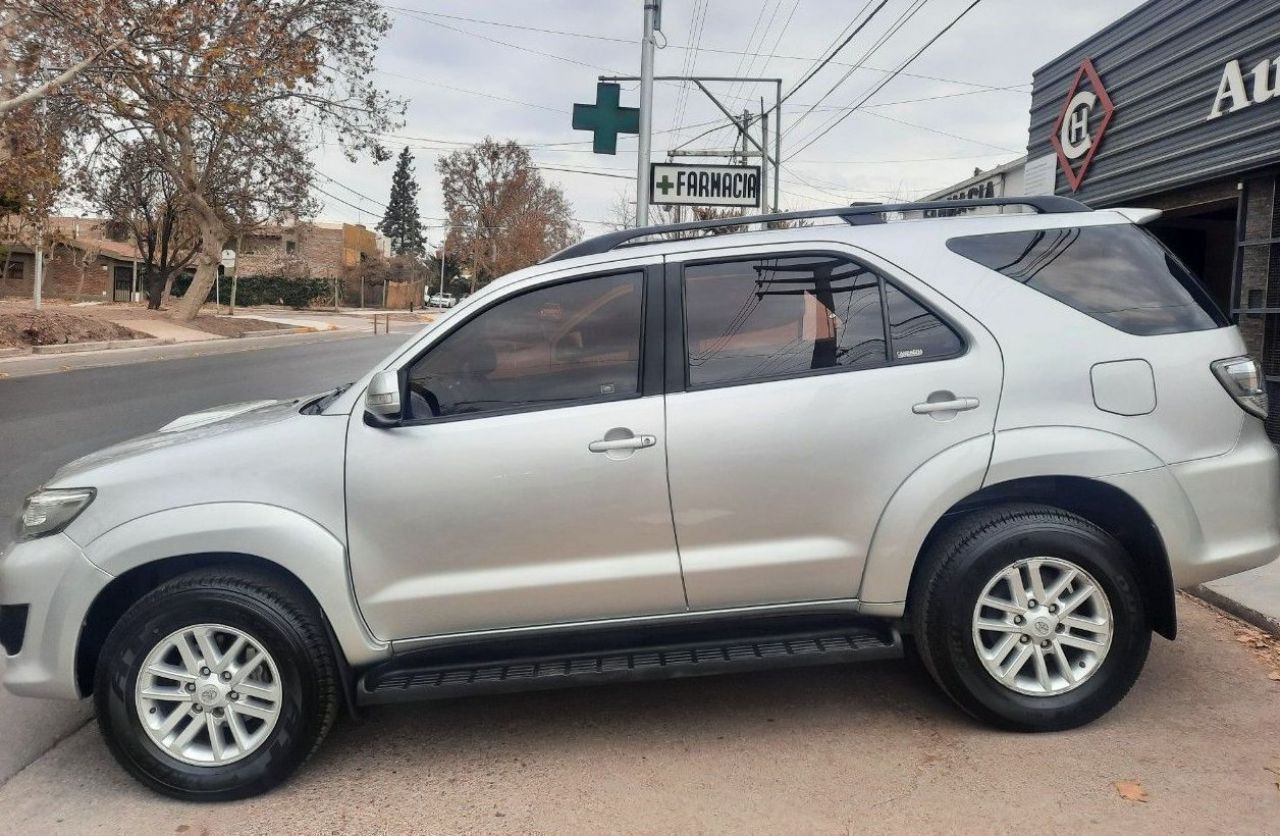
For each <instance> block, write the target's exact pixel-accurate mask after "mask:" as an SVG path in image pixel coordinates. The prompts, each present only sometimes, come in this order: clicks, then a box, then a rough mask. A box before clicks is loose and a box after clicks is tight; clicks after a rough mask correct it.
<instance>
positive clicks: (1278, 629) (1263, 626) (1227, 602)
mask: <svg viewBox="0 0 1280 836" xmlns="http://www.w3.org/2000/svg"><path fill="white" fill-rule="evenodd" d="M1187 592H1189V593H1191V594H1192V595H1194V596H1196V597H1197V598H1199V599H1200V600H1202V601H1205V602H1207V603H1210V604H1212V605H1213V606H1215V607H1217V608H1218V609H1220V610H1222V611H1223V612H1226V613H1230V614H1231V615H1234V616H1235V617H1236V618H1238V619H1240V620H1241V621H1245V622H1248V623H1249V624H1252V625H1253V626H1254V627H1257V628H1258V629H1259V630H1264V631H1266V632H1268V633H1270V634H1271V635H1273V636H1275V637H1277V638H1280V619H1276V618H1272V617H1271V616H1269V615H1267V614H1266V613H1262V612H1258V611H1257V610H1255V609H1254V608H1253V607H1250V606H1248V605H1246V604H1242V603H1240V602H1239V601H1237V600H1235V599H1234V598H1230V597H1228V596H1226V595H1223V594H1222V593H1221V592H1215V591H1214V590H1212V589H1210V588H1209V587H1207V586H1205V585H1204V584H1200V585H1198V586H1195V587H1192V588H1191V589H1188V590H1187Z"/></svg>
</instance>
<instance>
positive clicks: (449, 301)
mask: <svg viewBox="0 0 1280 836" xmlns="http://www.w3.org/2000/svg"><path fill="white" fill-rule="evenodd" d="M427 304H428V305H430V306H431V307H433V308H452V307H453V306H454V305H456V304H458V300H457V299H455V298H454V296H453V294H452V293H435V294H432V296H431V298H430V299H428V300H427Z"/></svg>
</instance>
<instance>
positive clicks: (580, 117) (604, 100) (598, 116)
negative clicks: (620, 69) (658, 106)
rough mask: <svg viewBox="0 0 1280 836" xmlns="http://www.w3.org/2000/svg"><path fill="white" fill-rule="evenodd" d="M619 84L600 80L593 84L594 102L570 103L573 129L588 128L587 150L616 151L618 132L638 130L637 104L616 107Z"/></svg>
mask: <svg viewBox="0 0 1280 836" xmlns="http://www.w3.org/2000/svg"><path fill="white" fill-rule="evenodd" d="M621 91H622V88H621V87H620V86H619V85H617V84H609V83H607V82H603V81H602V82H600V83H599V84H597V85H596V103H595V104H580V103H575V104H574V106H573V129H574V130H575V131H591V132H592V134H593V138H592V142H591V150H592V151H594V152H595V153H597V154H616V153H618V134H638V133H640V108H638V107H619V106H618V96H619V94H620V93H621Z"/></svg>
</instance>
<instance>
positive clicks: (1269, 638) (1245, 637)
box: [1178, 592, 1280, 684]
mask: <svg viewBox="0 0 1280 836" xmlns="http://www.w3.org/2000/svg"><path fill="white" fill-rule="evenodd" d="M1178 594H1179V595H1180V596H1181V597H1182V598H1183V600H1186V601H1194V602H1195V603H1197V604H1199V605H1200V606H1202V607H1204V608H1205V609H1206V610H1208V611H1209V612H1211V613H1213V615H1214V617H1215V618H1217V619H1218V623H1219V624H1221V625H1223V626H1224V627H1227V628H1228V629H1230V630H1231V632H1232V634H1233V638H1235V640H1236V641H1237V642H1239V643H1240V644H1242V645H1244V646H1245V647H1246V648H1248V649H1249V650H1251V651H1252V652H1253V655H1254V656H1255V657H1256V658H1257V659H1258V661H1259V662H1261V663H1262V664H1263V666H1264V667H1266V668H1267V678H1268V679H1270V680H1271V681H1272V682H1275V683H1277V684H1280V638H1277V637H1275V636H1273V635H1271V634H1270V633H1267V632H1266V631H1264V630H1259V629H1258V628H1257V627H1254V626H1253V625H1252V624H1246V623H1245V622H1243V621H1241V620H1240V619H1238V618H1236V617H1235V616H1234V615H1230V614H1228V613H1225V612H1223V611H1222V610H1220V609H1218V608H1217V607H1215V606H1214V605H1213V604H1210V603H1209V602H1208V601H1203V600H1201V599H1199V598H1197V597H1195V596H1194V595H1188V594H1187V593H1185V592H1179V593H1178Z"/></svg>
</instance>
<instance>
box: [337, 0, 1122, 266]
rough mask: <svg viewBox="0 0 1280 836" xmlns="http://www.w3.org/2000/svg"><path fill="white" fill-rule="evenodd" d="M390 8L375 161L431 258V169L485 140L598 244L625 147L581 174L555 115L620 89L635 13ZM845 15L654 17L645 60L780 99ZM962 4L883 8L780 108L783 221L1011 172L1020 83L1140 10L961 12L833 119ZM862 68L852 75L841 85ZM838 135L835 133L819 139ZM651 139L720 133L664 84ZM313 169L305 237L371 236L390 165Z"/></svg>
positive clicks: (750, 7)
mask: <svg viewBox="0 0 1280 836" xmlns="http://www.w3.org/2000/svg"><path fill="white" fill-rule="evenodd" d="M391 2H393V3H395V4H396V5H394V6H392V5H389V6H388V8H389V9H391V15H392V22H393V28H392V30H391V32H390V34H389V36H388V37H387V39H386V41H385V43H384V44H383V47H382V50H381V52H380V54H379V56H378V60H377V67H378V74H377V80H378V82H379V83H380V84H382V85H383V86H384V87H385V88H386V89H387V90H389V91H390V92H392V93H393V94H395V95H398V96H401V97H404V98H406V99H407V100H408V101H409V107H408V112H407V114H406V116H405V125H404V127H403V128H402V129H400V130H398V131H397V132H396V133H395V135H394V136H392V137H388V138H387V140H386V141H387V142H388V143H389V144H390V145H391V146H392V147H393V148H395V149H396V150H398V149H399V147H401V146H404V145H408V146H409V147H410V148H411V149H412V150H413V153H414V154H415V155H416V158H417V175H418V182H419V184H420V185H421V187H422V193H421V197H420V201H421V209H422V214H423V216H424V218H425V219H426V220H425V222H426V223H427V224H428V225H429V229H428V237H429V238H430V240H431V242H432V243H438V242H439V240H440V238H441V236H442V231H441V228H440V225H441V215H442V214H443V212H442V210H441V203H440V184H439V180H438V177H437V175H436V173H435V168H434V166H435V162H436V160H437V159H439V157H440V155H442V154H446V153H448V152H449V150H451V149H453V148H456V147H458V146H459V145H461V144H468V143H471V142H475V141H477V140H479V139H481V138H483V137H484V136H486V135H489V136H493V137H495V138H497V139H501V140H506V139H513V140H515V141H517V142H519V143H522V144H525V145H528V146H530V150H531V152H532V153H533V157H534V160H535V162H536V163H538V164H539V165H540V166H546V167H548V168H545V169H544V171H543V174H544V176H545V177H546V178H547V179H548V180H549V181H551V182H553V183H557V184H559V185H560V186H561V187H562V188H563V189H564V191H565V194H566V195H567V197H568V198H569V201H570V202H571V203H572V205H573V208H574V214H575V215H576V216H577V217H578V218H579V219H580V220H581V221H582V226H583V229H584V231H585V232H587V233H588V234H591V233H595V232H600V231H602V229H603V228H602V227H601V226H600V225H599V224H598V223H594V222H599V221H610V220H613V219H614V217H615V209H614V207H615V206H616V204H617V203H618V201H619V196H620V195H621V194H623V192H624V190H625V189H627V188H628V187H629V186H632V184H633V183H634V179H633V178H634V176H635V168H636V153H635V148H636V140H635V137H628V136H623V137H622V138H621V139H620V142H619V147H618V154H617V155H616V156H605V155H596V154H592V153H591V149H590V134H589V133H584V132H579V131H574V130H572V128H571V127H570V111H571V108H572V105H573V103H574V102H590V101H593V100H594V98H595V84H596V78H597V76H599V75H601V74H617V75H638V74H639V69H640V47H639V32H640V29H641V24H642V0H391ZM864 2H865V0H663V10H662V31H663V34H664V35H665V37H666V40H667V46H666V48H665V49H659V50H657V57H656V72H657V74H659V75H691V74H692V75H726V76H739V75H751V76H763V77H780V78H782V80H783V92H784V94H785V93H786V92H787V91H789V90H790V89H791V88H792V87H793V86H794V85H795V84H796V83H797V82H798V81H800V79H801V78H802V77H803V76H804V75H805V73H806V72H808V71H809V70H810V68H811V67H812V66H813V65H814V64H815V63H816V60H817V59H819V58H820V57H821V56H823V55H824V54H825V52H826V51H827V50H828V49H829V48H830V47H831V46H833V45H834V42H835V39H836V38H837V37H838V36H839V35H840V33H841V31H842V29H844V27H846V26H847V25H848V24H849V23H850V22H851V21H852V20H854V19H855V16H857V13H859V12H860V11H861V15H860V17H859V19H863V18H865V17H866V15H867V13H868V12H869V11H870V10H873V9H875V8H876V6H877V5H878V4H879V2H880V0H873V2H872V3H869V4H866V5H864ZM970 2H971V0H926V2H925V3H924V5H923V6H921V7H920V8H919V9H917V11H916V13H915V14H914V16H912V17H911V18H909V19H908V20H906V22H905V23H902V24H901V26H900V27H899V28H897V30H896V31H893V32H891V30H892V29H894V27H895V26H898V24H899V21H900V18H901V16H902V15H903V14H904V13H907V12H909V11H911V9H912V8H914V7H915V6H917V5H918V0H887V3H886V4H885V5H884V7H883V8H882V9H880V11H879V13H878V14H876V15H875V17H874V18H873V19H872V20H871V21H870V23H868V24H867V26H866V27H865V28H864V29H863V30H862V31H861V32H860V33H859V34H858V35H857V36H856V37H855V38H854V39H853V40H852V41H851V42H850V43H849V44H848V46H846V47H845V48H844V49H843V50H842V51H841V52H840V54H839V55H838V56H837V57H836V58H835V59H834V60H833V61H832V62H831V63H830V64H829V65H827V66H826V67H824V68H823V70H822V71H821V72H819V73H818V74H817V75H816V76H814V78H813V79H812V80H810V81H809V82H808V83H807V84H806V85H805V86H804V87H803V88H802V89H801V90H799V91H798V92H796V93H795V95H794V97H793V98H791V99H790V100H789V101H787V102H786V103H785V104H784V105H783V131H784V133H783V138H782V157H783V160H784V163H783V177H782V191H783V193H782V200H781V203H782V207H783V208H784V209H803V208H812V207H818V206H830V205H839V204H843V203H848V202H849V201H852V200H880V199H888V198H896V199H911V198H914V197H919V196H921V195H924V194H927V193H929V192H931V191H934V190H936V189H939V188H942V187H945V186H948V185H951V184H952V183H955V182H957V181H960V180H962V179H964V178H965V177H967V176H969V175H970V174H972V172H973V169H974V168H975V167H976V166H980V167H982V168H984V169H985V168H990V167H992V166H994V165H998V164H1000V163H1004V162H1008V161H1009V160H1012V159H1014V158H1016V157H1018V156H1021V155H1022V154H1023V153H1024V152H1025V150H1026V145H1027V111H1028V107H1029V104H1030V81H1031V74H1032V72H1033V71H1034V70H1035V69H1036V68H1038V67H1040V66H1042V65H1043V64H1045V63H1047V62H1048V61H1050V60H1052V59H1053V58H1055V57H1056V56H1058V55H1059V54H1061V53H1062V52H1064V51H1066V50H1068V49H1070V48H1071V47H1072V46H1074V45H1075V44H1077V43H1078V42H1080V41H1081V40H1083V39H1085V38H1087V37H1089V36H1090V35H1092V34H1093V33H1095V32H1097V31H1098V30H1100V29H1102V28H1104V27H1105V26H1107V25H1108V24H1109V23H1111V22H1112V21H1114V20H1116V19H1117V18H1119V17H1121V16H1122V15H1124V14H1126V13H1127V12H1129V11H1130V10H1132V9H1133V8H1135V7H1136V6H1138V5H1140V4H1141V3H1140V0H1072V2H1070V3H1066V2H1062V1H1061V0H1059V2H1058V3H1054V4H1047V3H1028V2H1026V0H981V2H979V3H978V5H977V7H976V8H974V9H973V10H972V11H970V12H969V13H968V14H967V15H966V16H965V17H964V18H963V19H961V20H960V21H959V22H958V23H956V24H955V26H954V27H953V28H952V29H951V30H950V31H948V32H947V33H946V34H944V35H942V37H941V38H940V39H939V40H938V41H937V42H936V43H934V44H933V45H932V46H931V47H929V49H927V50H926V51H925V52H924V53H923V54H922V55H921V56H920V57H919V58H917V59H916V60H915V61H914V62H913V63H912V64H911V65H910V67H909V68H907V69H906V70H905V71H904V72H903V73H902V74H900V75H898V76H897V77H896V78H894V79H892V80H891V81H890V82H889V83H888V84H886V85H885V86H884V87H883V88H882V89H880V90H879V91H878V92H876V93H875V95H874V96H872V97H871V98H870V99H869V100H867V101H866V103H865V104H864V105H863V106H862V107H861V108H860V109H858V110H857V111H855V112H852V113H850V111H849V110H848V108H849V107H850V105H853V104H855V103H858V102H861V101H863V100H864V99H865V98H866V96H867V94H868V93H870V92H871V91H872V90H873V89H874V88H875V87H876V86H877V85H879V84H880V83H881V82H883V81H884V80H885V78H886V74H885V73H884V72H882V71H883V70H888V69H892V68H894V67H896V66H898V65H899V64H900V63H901V62H903V61H904V60H906V59H907V58H909V57H910V56H911V55H912V54H913V53H914V52H915V51H916V50H918V49H919V48H920V47H921V46H923V45H924V44H925V43H926V42H927V41H928V40H929V39H930V38H932V37H933V36H934V35H936V34H937V33H938V32H939V31H940V30H941V29H942V28H943V27H944V26H945V25H946V24H947V23H949V22H951V21H952V20H953V19H954V18H955V17H956V15H958V14H959V13H960V12H961V11H962V10H963V9H964V8H965V7H966V6H968V5H969V4H970ZM1050 6H1052V7H1053V8H1052V9H1051V8H1050ZM480 21H485V22H480ZM493 24H503V25H501V26H499V25H493ZM523 27H532V28H534V29H542V30H558V31H559V32H560V33H563V34H553V33H550V32H544V31H531V30H530V29H529V28H523ZM886 35H888V37H887V38H885V37H884V36H886ZM583 36H590V37H583ZM878 42H879V43H878ZM877 43H878V46H877ZM695 46H696V47H697V49H696V50H694V49H692V47H695ZM868 53H870V54H868ZM863 61H865V66H863V67H862V68H859V69H856V70H854V71H853V72H851V73H850V72H849V71H850V69H851V67H852V66H853V65H855V64H858V63H859V62H863ZM908 73H910V74H911V75H908ZM846 74H847V77H846ZM922 76H927V77H922ZM637 87H638V85H636V84H625V85H624V86H623V93H622V103H623V104H624V105H629V106H635V105H637V104H638V101H639V91H638V89H637ZM714 89H715V91H716V92H718V93H722V94H723V95H724V97H726V98H725V100H726V101H727V102H730V103H732V104H733V105H734V106H735V108H736V109H738V110H741V108H742V107H744V106H752V107H753V109H755V110H756V111H758V110H759V107H760V104H759V97H760V96H765V97H766V98H767V99H768V97H771V96H772V95H773V88H772V85H764V84H760V85H754V86H752V85H746V86H743V85H734V84H719V85H714ZM732 97H737V98H732ZM769 103H770V102H769V101H768V100H767V101H766V105H767V104H769ZM813 105H817V107H815V108H814V109H812V110H810V107H811V106H813ZM846 114H847V116H846ZM841 116H846V118H844V119H843V120H842V121H840V122H839V123H838V124H835V120H837V119H839V118H840V117H841ZM653 124H654V131H655V135H654V143H653V159H654V160H664V159H666V152H667V151H668V150H669V149H670V148H673V147H675V146H677V145H680V144H682V143H686V142H689V141H690V140H693V142H691V143H690V144H689V145H688V146H687V147H690V148H706V149H722V148H725V147H726V146H727V144H729V143H731V142H732V141H733V138H734V132H733V130H732V129H731V128H722V129H720V130H717V131H715V132H713V133H710V134H708V135H706V136H704V137H701V138H699V139H694V137H695V136H697V135H698V134H700V133H702V132H703V131H705V130H706V129H707V128H709V127H712V126H714V125H716V124H725V122H724V120H723V117H722V116H721V114H720V112H719V111H718V110H717V109H716V108H715V105H713V104H712V103H711V102H710V101H709V100H707V98H706V97H705V96H704V95H702V94H701V93H700V92H699V91H697V90H696V89H693V88H687V89H686V88H682V86H681V85H679V84H672V83H667V84H657V85H655V94H654V123H653ZM833 124H834V127H832V128H831V130H830V131H829V132H828V133H826V134H825V135H823V136H822V137H821V138H820V139H817V140H816V141H814V142H812V144H808V143H809V142H810V140H812V139H814V138H815V137H816V136H817V134H818V133H819V132H821V131H822V130H823V129H825V128H826V127H828V126H831V125H833ZM315 161H316V165H317V169H318V171H319V172H320V173H321V176H320V177H318V178H317V183H318V185H319V186H320V188H322V189H323V190H324V191H326V192H328V193H329V194H330V195H332V197H330V196H325V195H320V197H321V199H323V200H324V201H325V208H324V210H323V211H322V212H321V215H320V217H322V218H324V219H331V220H347V221H354V222H363V223H365V224H367V225H372V224H373V223H376V221H377V220H378V218H380V217H381V214H382V208H381V206H382V204H383V203H384V202H385V201H386V198H387V193H388V191H389V190H390V186H391V172H392V167H393V164H392V163H384V164H381V165H373V164H371V163H368V162H361V163H356V164H351V163H349V162H347V161H346V160H345V159H344V158H343V157H342V156H341V154H340V153H339V152H338V150H337V148H336V147H334V146H332V145H328V146H324V147H322V148H321V149H320V150H319V151H318V152H317V154H316V155H315ZM708 161H709V162H715V161H716V160H708ZM557 168H571V169H590V170H592V171H596V172H599V173H601V174H605V175H614V176H599V175H592V174H579V173H570V172H565V171H557V170H555V169H557ZM348 204H350V205H348Z"/></svg>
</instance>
